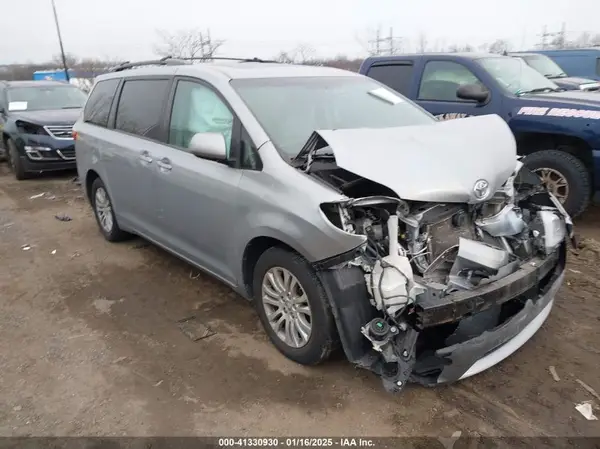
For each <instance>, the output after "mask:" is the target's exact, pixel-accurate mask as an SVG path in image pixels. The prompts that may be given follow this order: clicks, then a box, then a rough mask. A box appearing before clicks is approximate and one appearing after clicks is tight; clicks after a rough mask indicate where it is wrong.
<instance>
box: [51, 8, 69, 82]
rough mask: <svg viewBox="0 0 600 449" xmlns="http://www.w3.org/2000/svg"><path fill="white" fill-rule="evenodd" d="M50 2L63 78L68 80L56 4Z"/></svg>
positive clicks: (67, 69)
mask: <svg viewBox="0 0 600 449" xmlns="http://www.w3.org/2000/svg"><path fill="white" fill-rule="evenodd" d="M51 2H52V11H53V12H54V23H55V24H56V34H58V43H59V45H60V56H61V58H62V63H63V68H64V69H65V78H66V79H67V82H69V81H70V80H69V68H68V67H67V58H66V57H65V49H64V48H63V42H62V37H61V35H60V26H59V25H58V16H57V14H56V5H55V4H54V0H51Z"/></svg>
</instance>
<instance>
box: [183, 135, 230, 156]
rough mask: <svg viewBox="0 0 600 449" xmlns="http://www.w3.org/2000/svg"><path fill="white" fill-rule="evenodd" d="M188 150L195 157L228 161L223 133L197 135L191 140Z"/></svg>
mask: <svg viewBox="0 0 600 449" xmlns="http://www.w3.org/2000/svg"><path fill="white" fill-rule="evenodd" d="M188 150H189V152H190V153H192V154H193V155H194V156H197V157H201V158H206V159H211V160H213V161H225V160H227V144H226V143H225V136H223V134H221V133H196V134H194V136H193V137H192V140H190V144H189V146H188Z"/></svg>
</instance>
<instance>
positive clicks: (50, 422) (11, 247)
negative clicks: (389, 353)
mask: <svg viewBox="0 0 600 449" xmlns="http://www.w3.org/2000/svg"><path fill="white" fill-rule="evenodd" d="M73 176H74V174H68V175H65V176H59V177H57V176H52V177H49V176H44V177H41V178H38V179H33V180H29V181H22V182H17V181H15V180H14V178H13V177H12V176H11V175H10V174H9V173H8V171H7V168H6V165H5V164H0V255H1V256H0V257H1V260H2V265H1V267H2V269H1V270H0V367H1V368H0V435H3V436H12V435H103V436H109V435H111V436H112V435H115V436H118V435H139V436H151V435H161V436H171V435H182V436H183V435H213V436H223V435H238V436H240V435H261V436H284V435H296V436H299V435H333V436H367V435H368V436H404V435H407V436H422V435H435V436H443V437H448V436H450V435H451V434H452V433H453V432H455V431H457V430H460V431H462V434H463V435H490V436H509V435H511V436H530V435H531V436H533V435H535V436H555V435H558V436H592V435H593V436H600V421H587V420H586V419H585V418H584V417H583V416H582V415H580V414H579V413H578V412H577V411H576V410H575V407H574V406H575V404H576V403H578V402H581V401H584V400H594V401H595V405H596V407H597V406H600V400H598V399H594V397H593V396H592V394H590V393H589V392H588V391H586V390H585V389H584V388H582V387H581V385H580V384H579V383H578V382H577V380H576V379H579V380H581V381H583V382H584V383H585V384H587V385H589V386H590V387H592V388H593V389H595V390H596V391H598V392H600V376H598V370H599V368H600V326H599V325H600V321H599V316H600V313H599V310H600V307H599V299H598V298H599V296H600V208H598V207H596V208H592V210H590V211H589V212H588V213H587V215H586V216H585V217H584V218H583V219H582V220H581V221H580V222H579V223H577V231H578V233H579V234H580V235H581V237H582V241H583V244H584V245H585V248H584V249H583V250H581V251H579V254H574V253H571V254H570V261H569V265H568V272H567V281H566V283H565V285H564V286H563V288H562V289H561V290H560V293H559V297H558V301H557V304H556V306H555V308H554V310H553V312H552V314H551V315H550V318H549V319H548V321H547V322H546V324H545V325H544V326H543V327H542V329H541V330H540V331H539V332H538V333H537V334H536V335H535V336H534V338H533V339H532V340H531V341H530V342H529V343H527V344H526V345H525V346H524V347H523V348H522V349H521V350H520V351H519V352H518V353H517V354H515V355H513V356H512V357H511V358H509V359H508V360H506V361H505V362H504V363H502V364H501V365H500V366H497V367H494V368H492V369H490V370H489V371H487V372H486V373H483V374H481V375H479V376H476V377H475V378H471V379H468V380H466V381H463V382H461V383H458V384H453V385H450V386H446V387H441V388H435V389H427V388H423V387H420V386H410V387H408V388H407V389H406V390H405V391H404V392H403V393H402V394H400V395H390V394H387V393H386V392H385V391H384V390H383V388H382V386H381V384H380V381H379V379H378V378H377V377H375V376H374V375H372V374H370V373H369V372H366V371H362V370H358V369H355V368H354V367H353V366H351V365H350V364H349V363H348V362H346V361H345V360H344V359H343V357H341V356H338V357H337V359H335V360H333V361H331V362H329V363H326V364H325V365H323V366H319V367H315V368H306V367H302V366H299V365H296V364H294V363H293V362H290V361H288V360H287V359H285V358H284V357H283V356H281V355H280V354H279V353H278V352H277V351H276V350H275V349H274V347H273V346H271V344H270V343H269V342H268V341H267V339H266V337H265V335H264V334H263V331H262V329H261V327H260V324H259V322H258V318H257V316H256V315H255V313H254V310H253V309H252V307H251V306H250V305H249V304H248V303H247V302H246V301H245V300H243V299H241V298H240V297H238V296H237V295H236V294H234V293H233V292H232V291H231V290H229V289H228V288H227V287H224V286H222V285H221V284H219V283H218V282H216V281H214V280H212V279H210V278H209V277H207V276H205V275H202V274H199V273H198V272H197V271H196V270H194V269H193V268H191V267H190V266H189V265H187V264H185V263H183V262H180V261H179V260H177V259H175V258H174V257H172V256H170V255H168V254H166V253H165V252H163V251H161V250H159V249H157V248H155V247H153V246H150V245H148V244H146V243H144V242H143V241H141V240H133V241H131V242H127V243H124V244H110V243H107V242H105V241H104V239H103V238H102V237H101V235H100V233H99V231H98V230H97V227H96V223H95V222H94V219H93V216H92V214H91V210H90V208H89V206H88V204H87V201H86V200H85V199H84V198H83V195H82V191H81V190H80V188H79V186H78V185H76V184H75V183H73V182H72V177H73ZM42 193H43V195H41V196H40V194H42ZM36 195H38V197H35V198H31V197H34V196H36ZM61 214H67V215H68V216H69V217H71V218H72V220H71V221H60V220H58V219H57V218H56V217H55V216H56V215H61ZM23 245H29V248H30V249H28V250H24V249H23V248H22V246H23ZM25 248H27V247H25ZM192 314H195V315H196V316H197V317H198V318H199V319H200V320H201V321H202V322H203V323H205V324H207V325H208V326H209V327H210V328H211V329H212V330H214V331H215V332H216V334H215V335H213V336H210V337H208V338H206V339H203V340H200V341H196V342H193V341H192V340H190V339H189V338H188V337H187V336H186V335H184V334H183V333H182V332H181V330H180V329H179V327H178V323H177V321H178V320H180V319H182V318H185V317H188V316H190V315H192ZM549 366H554V367H555V368H556V372H557V373H558V375H559V377H560V381H555V380H554V379H553V377H552V376H551V374H550V372H549ZM595 413H596V415H598V416H599V417H600V410H599V409H598V408H596V410H595Z"/></svg>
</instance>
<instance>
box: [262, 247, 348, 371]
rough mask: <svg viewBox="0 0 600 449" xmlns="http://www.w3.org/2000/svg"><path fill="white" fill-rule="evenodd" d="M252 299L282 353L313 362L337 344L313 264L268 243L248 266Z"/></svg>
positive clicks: (306, 362)
mask: <svg viewBox="0 0 600 449" xmlns="http://www.w3.org/2000/svg"><path fill="white" fill-rule="evenodd" d="M253 286H254V288H253V290H254V302H255V306H256V309H257V312H258V316H259V318H260V320H261V322H262V325H263V327H264V328H265V331H266V333H267V335H268V336H269V338H270V340H271V342H272V343H273V344H274V345H275V347H276V348H277V349H278V350H279V351H280V352H281V353H282V354H283V355H285V356H286V357H287V358H289V359H291V360H293V361H295V362H297V363H300V364H303V365H316V364H318V363H321V362H323V361H325V360H327V359H328V358H329V356H330V355H331V353H332V352H333V350H334V349H335V348H336V346H337V341H338V340H337V331H336V327H335V321H334V318H333V315H332V313H331V309H330V307H329V302H328V299H327V296H326V293H325V290H324V289H323V286H322V285H321V282H320V281H319V279H318V278H317V276H316V274H315V272H314V270H313V268H312V267H311V266H310V265H309V264H308V262H306V260H304V259H303V258H302V257H300V256H299V255H298V254H296V253H293V252H291V251H287V250H285V249H283V248H278V247H273V248H270V249H268V250H267V251H265V252H264V253H263V254H262V256H261V257H260V258H259V259H258V262H257V263H256V266H255V268H254V282H253Z"/></svg>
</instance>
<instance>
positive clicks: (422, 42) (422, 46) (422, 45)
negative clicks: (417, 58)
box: [417, 33, 427, 53]
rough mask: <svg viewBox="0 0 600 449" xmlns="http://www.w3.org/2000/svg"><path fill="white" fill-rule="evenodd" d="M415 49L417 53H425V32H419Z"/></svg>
mask: <svg viewBox="0 0 600 449" xmlns="http://www.w3.org/2000/svg"><path fill="white" fill-rule="evenodd" d="M417 51H418V52H419V53H425V52H426V51H427V36H426V35H425V33H419V38H418V40H417Z"/></svg>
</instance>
